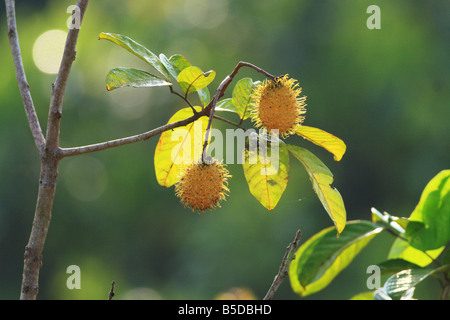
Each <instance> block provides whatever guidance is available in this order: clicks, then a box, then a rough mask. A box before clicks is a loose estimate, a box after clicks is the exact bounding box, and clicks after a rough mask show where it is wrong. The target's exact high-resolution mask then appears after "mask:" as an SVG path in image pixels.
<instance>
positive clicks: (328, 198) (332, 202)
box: [287, 144, 347, 235]
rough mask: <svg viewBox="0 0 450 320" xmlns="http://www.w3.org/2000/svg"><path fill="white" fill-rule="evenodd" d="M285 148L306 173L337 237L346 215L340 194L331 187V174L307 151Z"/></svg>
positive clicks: (292, 147)
mask: <svg viewBox="0 0 450 320" xmlns="http://www.w3.org/2000/svg"><path fill="white" fill-rule="evenodd" d="M287 148H288V150H289V151H290V152H291V153H292V154H293V155H294V157H296V158H297V159H298V160H299V161H300V162H301V164H302V165H303V166H304V167H305V169H306V171H307V172H308V174H309V177H310V179H311V183H312V186H313V189H314V191H315V193H316V194H317V196H318V198H319V200H320V202H321V203H322V205H323V207H324V208H325V210H326V211H327V213H328V215H329V216H330V218H331V220H332V221H333V223H334V224H335V226H336V229H337V232H338V235H339V234H340V233H341V232H342V230H344V228H345V223H346V220H347V214H346V211H345V206H344V201H343V199H342V196H341V194H340V193H339V191H338V190H337V189H335V188H332V187H331V183H332V182H333V174H332V173H331V171H330V170H329V169H328V168H327V167H326V166H325V165H324V164H323V162H322V161H320V159H319V158H317V157H316V156H315V155H313V154H312V153H311V152H309V151H308V150H306V149H303V148H300V147H297V146H294V145H289V144H288V145H287Z"/></svg>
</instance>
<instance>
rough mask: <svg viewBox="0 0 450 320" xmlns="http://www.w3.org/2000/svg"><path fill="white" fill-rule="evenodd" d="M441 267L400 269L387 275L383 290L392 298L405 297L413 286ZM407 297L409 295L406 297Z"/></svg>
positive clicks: (399, 298)
mask: <svg viewBox="0 0 450 320" xmlns="http://www.w3.org/2000/svg"><path fill="white" fill-rule="evenodd" d="M441 269H442V268H438V269H434V268H423V269H422V268H421V269H406V270H402V271H400V272H398V273H396V274H394V275H393V276H391V277H389V278H388V279H387V280H386V282H385V283H384V286H383V289H382V290H383V291H384V293H385V294H387V295H388V296H389V297H390V298H391V299H393V300H401V299H405V296H406V295H409V294H411V292H412V291H413V290H414V288H415V287H416V286H417V285H418V284H419V283H420V282H422V281H423V280H425V279H426V278H428V277H429V276H430V275H432V274H434V273H435V272H439V271H440V270H441ZM407 298H408V299H409V298H411V297H409V296H408V297H407Z"/></svg>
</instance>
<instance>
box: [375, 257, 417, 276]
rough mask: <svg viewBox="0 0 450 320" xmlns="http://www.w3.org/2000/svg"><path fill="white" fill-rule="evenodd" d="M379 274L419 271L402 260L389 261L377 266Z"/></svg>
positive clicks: (411, 264)
mask: <svg viewBox="0 0 450 320" xmlns="http://www.w3.org/2000/svg"><path fill="white" fill-rule="evenodd" d="M378 267H380V271H381V274H389V273H391V274H392V273H397V272H400V271H402V270H405V269H419V268H420V267H419V266H418V265H416V264H414V263H411V262H409V261H406V260H403V259H389V260H386V261H383V262H381V263H379V264H378Z"/></svg>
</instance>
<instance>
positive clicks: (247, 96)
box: [231, 78, 259, 120]
mask: <svg viewBox="0 0 450 320" xmlns="http://www.w3.org/2000/svg"><path fill="white" fill-rule="evenodd" d="M258 83H259V82H256V83H254V82H253V80H252V79H250V78H243V79H241V80H239V81H238V82H237V83H236V85H235V86H234V88H233V93H232V99H231V103H232V104H233V106H234V109H235V110H236V112H237V114H239V117H240V118H241V119H242V120H245V119H247V118H248V117H249V116H250V111H251V108H252V107H251V106H252V102H253V99H252V98H251V94H252V92H253V89H254V88H255V87H256V85H257V84H258Z"/></svg>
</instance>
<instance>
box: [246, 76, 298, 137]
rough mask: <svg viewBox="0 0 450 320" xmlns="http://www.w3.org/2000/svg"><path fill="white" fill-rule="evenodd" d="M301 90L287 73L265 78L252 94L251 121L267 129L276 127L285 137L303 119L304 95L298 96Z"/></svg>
mask: <svg viewBox="0 0 450 320" xmlns="http://www.w3.org/2000/svg"><path fill="white" fill-rule="evenodd" d="M301 92H302V88H300V87H299V86H298V83H297V80H295V79H289V78H288V75H284V76H282V77H279V78H275V79H274V80H265V81H264V82H263V83H262V84H260V85H259V86H258V87H256V89H255V91H254V92H253V94H252V98H253V101H254V102H253V106H254V108H253V110H252V112H251V116H252V121H253V122H255V124H256V126H257V127H263V128H264V129H266V130H267V131H270V130H272V129H278V130H279V134H280V135H281V136H282V137H287V136H288V135H290V134H292V133H293V132H294V128H295V127H296V126H298V125H300V124H301V123H302V122H303V120H304V119H305V117H304V116H303V114H305V112H306V109H305V106H306V104H305V99H306V97H300V94H301Z"/></svg>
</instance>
